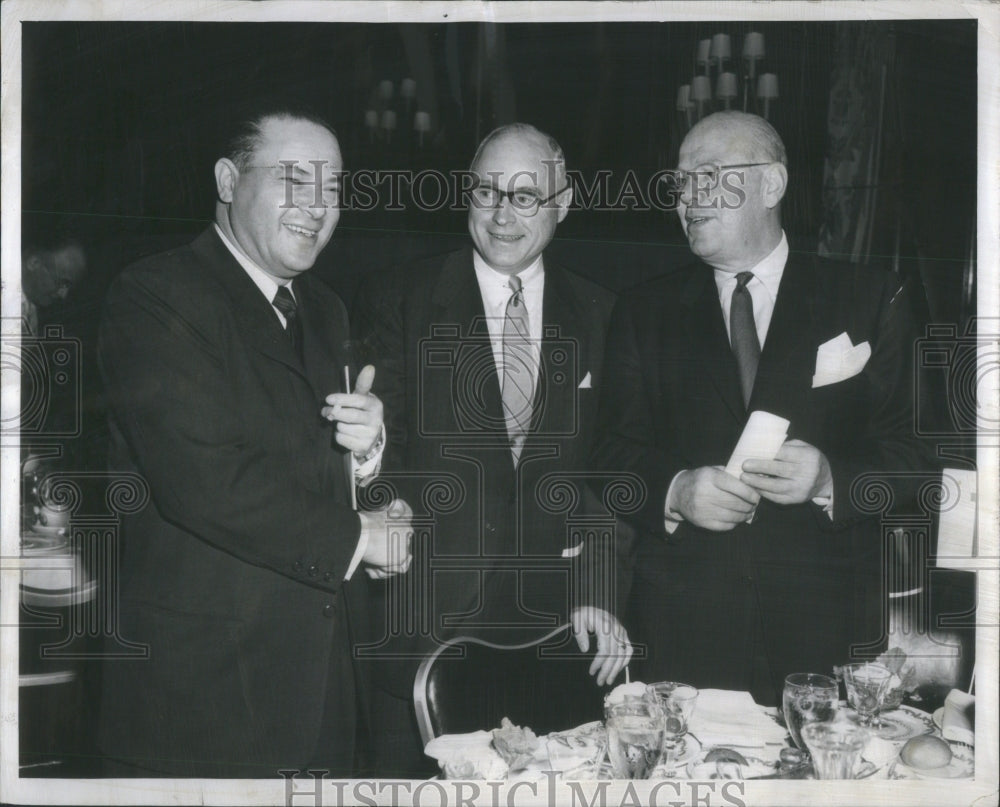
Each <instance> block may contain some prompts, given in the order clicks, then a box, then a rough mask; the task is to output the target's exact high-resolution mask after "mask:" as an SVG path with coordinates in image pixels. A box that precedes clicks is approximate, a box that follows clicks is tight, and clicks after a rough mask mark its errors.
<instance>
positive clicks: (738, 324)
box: [729, 272, 760, 406]
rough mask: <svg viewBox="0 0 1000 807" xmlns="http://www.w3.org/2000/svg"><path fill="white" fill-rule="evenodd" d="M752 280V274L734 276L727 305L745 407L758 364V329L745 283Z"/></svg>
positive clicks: (730, 335)
mask: <svg viewBox="0 0 1000 807" xmlns="http://www.w3.org/2000/svg"><path fill="white" fill-rule="evenodd" d="M751 280H753V272H740V273H739V274H738V275H736V288H735V290H734V291H733V299H732V301H731V302H730V304H729V341H730V342H731V343H732V346H733V355H735V356H736V364H737V366H738V367H739V371H740V389H741V390H742V392H743V405H744V406H749V404H750V393H751V392H753V380H754V377H755V376H756V375H757V363H758V362H759V361H760V341H759V340H758V339H757V326H756V324H755V323H754V320H753V298H752V297H751V296H750V292H749V291H747V283H749V282H750V281H751Z"/></svg>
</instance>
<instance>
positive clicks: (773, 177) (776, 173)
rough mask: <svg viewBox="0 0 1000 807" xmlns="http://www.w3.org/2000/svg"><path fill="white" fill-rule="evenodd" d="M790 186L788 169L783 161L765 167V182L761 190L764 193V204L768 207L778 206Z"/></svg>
mask: <svg viewBox="0 0 1000 807" xmlns="http://www.w3.org/2000/svg"><path fill="white" fill-rule="evenodd" d="M787 188H788V169H787V168H785V166H783V165H782V164H781V163H772V164H771V165H769V166H767V167H766V168H765V169H764V182H763V183H762V185H761V191H762V193H763V194H764V206H765V207H767V208H768V209H770V208H774V207H777V206H778V203H779V202H780V201H781V200H782V198H783V197H784V195H785V190H786V189H787Z"/></svg>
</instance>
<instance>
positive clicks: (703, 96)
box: [689, 76, 712, 101]
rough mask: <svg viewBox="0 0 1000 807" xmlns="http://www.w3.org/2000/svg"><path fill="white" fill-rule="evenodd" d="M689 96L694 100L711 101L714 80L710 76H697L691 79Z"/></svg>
mask: <svg viewBox="0 0 1000 807" xmlns="http://www.w3.org/2000/svg"><path fill="white" fill-rule="evenodd" d="M689 97H690V99H691V100H692V101H711V100H712V80H711V79H710V78H709V77H708V76H695V77H694V78H693V79H691V94H690V96H689Z"/></svg>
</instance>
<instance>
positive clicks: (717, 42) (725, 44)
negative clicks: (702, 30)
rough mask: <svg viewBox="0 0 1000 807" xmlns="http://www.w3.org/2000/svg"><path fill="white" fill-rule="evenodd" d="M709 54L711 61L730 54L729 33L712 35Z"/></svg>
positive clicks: (726, 57) (725, 57)
mask: <svg viewBox="0 0 1000 807" xmlns="http://www.w3.org/2000/svg"><path fill="white" fill-rule="evenodd" d="M709 55H710V56H711V58H712V61H715V60H720V61H721V60H722V59H728V58H729V57H730V56H732V45H731V43H730V40H729V34H716V35H715V36H713V37H712V46H711V50H710V51H709Z"/></svg>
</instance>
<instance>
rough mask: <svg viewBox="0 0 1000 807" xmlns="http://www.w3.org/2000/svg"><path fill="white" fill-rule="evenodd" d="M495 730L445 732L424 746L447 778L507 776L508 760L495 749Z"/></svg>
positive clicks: (503, 777) (495, 778)
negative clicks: (467, 732)
mask: <svg viewBox="0 0 1000 807" xmlns="http://www.w3.org/2000/svg"><path fill="white" fill-rule="evenodd" d="M492 743H493V733H492V732H489V731H473V732H470V733H469V734H442V735H441V736H440V737H435V738H434V739H433V740H431V741H430V742H429V743H427V745H426V746H425V747H424V753H425V754H427V756H429V757H433V758H434V759H436V760H437V762H438V765H439V766H440V767H441V770H442V772H443V773H444V776H445V778H446V779H489V780H497V779H505V778H506V777H507V763H506V762H504V761H503V757H501V756H500V755H499V754H498V753H497V752H496V751H495V750H494V749H493V745H492Z"/></svg>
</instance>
